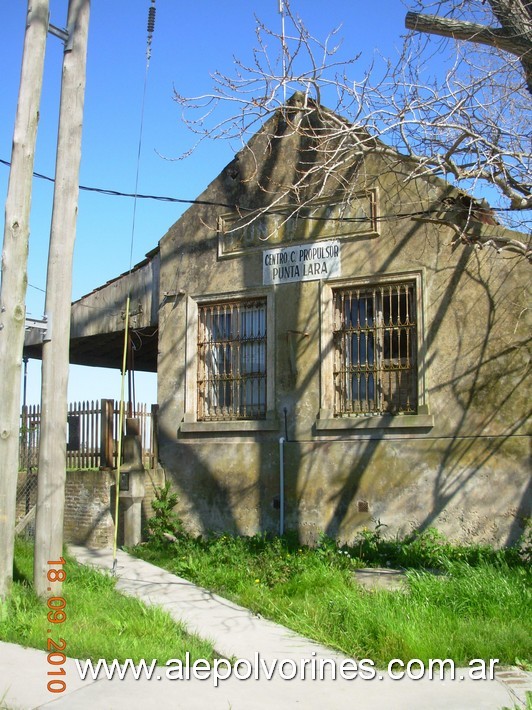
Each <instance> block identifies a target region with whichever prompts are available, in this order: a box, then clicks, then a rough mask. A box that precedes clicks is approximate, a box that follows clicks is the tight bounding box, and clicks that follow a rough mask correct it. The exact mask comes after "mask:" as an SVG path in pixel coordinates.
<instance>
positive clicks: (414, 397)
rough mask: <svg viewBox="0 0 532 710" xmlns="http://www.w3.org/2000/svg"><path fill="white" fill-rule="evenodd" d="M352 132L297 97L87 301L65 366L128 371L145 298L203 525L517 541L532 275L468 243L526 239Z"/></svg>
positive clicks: (169, 420)
mask: <svg viewBox="0 0 532 710" xmlns="http://www.w3.org/2000/svg"><path fill="white" fill-rule="evenodd" d="M345 126H346V124H345V122H343V121H342V119H340V118H338V117H337V116H335V115H334V114H331V113H329V112H327V111H326V110H324V109H322V108H321V107H317V106H314V105H308V104H304V103H303V98H302V97H300V96H297V95H296V97H294V100H293V110H291V111H288V112H285V113H279V114H277V115H276V116H274V117H273V118H272V119H271V120H270V121H269V122H268V123H267V124H266V125H265V126H264V128H263V129H262V130H261V131H259V133H257V134H256V135H255V136H254V137H253V138H252V139H251V141H250V142H249V143H248V145H247V146H246V147H245V148H244V149H243V150H242V151H241V152H240V153H239V154H238V155H236V156H235V159H234V160H233V161H232V162H231V163H230V164H229V165H228V166H227V167H226V168H225V169H224V170H223V171H222V173H221V174H220V175H219V176H218V177H217V178H216V179H215V180H214V181H213V182H212V183H211V184H210V185H209V186H208V187H207V189H206V190H205V192H204V193H203V194H202V195H200V197H199V198H198V201H197V203H196V204H194V205H193V206H191V207H190V208H189V209H188V211H187V212H186V213H185V214H184V215H183V216H182V217H181V218H180V219H179V220H178V221H177V222H176V223H175V224H174V225H173V226H172V227H171V228H170V230H169V231H168V233H167V234H165V235H164V236H163V237H162V239H161V240H160V242H159V245H158V248H156V249H154V250H153V251H152V252H151V253H150V254H149V255H148V256H147V259H146V261H145V262H143V263H142V264H139V265H138V266H137V267H136V269H135V270H134V271H133V272H132V273H131V274H128V275H125V276H123V277H120V278H118V279H116V280H115V281H113V282H110V283H109V284H107V285H105V286H103V287H102V288H101V289H98V290H96V291H94V292H93V293H91V294H89V295H88V296H86V297H85V298H84V299H82V301H80V302H78V303H75V304H73V326H72V360H73V361H75V362H84V363H93V364H104V365H105V364H108V365H113V366H115V365H116V366H118V362H119V352H120V345H119V343H120V340H121V337H122V334H121V332H120V331H123V327H124V326H123V322H124V321H123V317H122V313H123V310H124V301H125V295H126V293H127V292H128V291H129V292H131V295H132V309H133V312H134V314H135V315H134V317H133V328H134V329H135V331H136V342H137V343H142V345H141V346H140V347H138V348H137V351H136V366H137V367H138V368H141V369H146V370H154V369H156V370H157V374H158V403H159V406H160V413H159V439H160V451H159V455H160V461H161V465H162V466H163V467H164V470H165V472H166V475H167V476H168V477H169V478H170V479H171V480H172V482H173V484H174V485H175V487H176V488H177V489H178V490H179V491H180V493H181V501H180V508H181V514H182V516H183V518H184V520H185V522H186V525H187V527H188V529H189V530H191V531H194V532H198V533H200V532H206V531H220V530H227V531H231V532H234V533H240V534H253V533H255V532H259V531H271V532H276V531H278V530H279V529H285V530H286V529H295V530H298V531H299V533H300V535H301V537H302V539H304V540H307V541H308V540H313V539H315V538H316V536H317V535H318V534H319V533H320V532H325V533H328V534H330V535H334V536H338V537H340V538H341V539H343V540H350V539H352V538H353V536H354V535H355V534H356V532H357V531H358V530H360V529H361V528H363V527H372V524H373V523H372V521H375V520H379V521H381V522H382V523H384V524H385V525H387V526H388V528H387V530H388V531H389V532H390V533H395V532H399V533H405V532H408V531H410V530H411V529H412V528H414V527H416V528H419V527H421V528H425V527H428V526H435V527H437V528H438V529H440V530H441V531H442V532H444V533H446V534H447V535H448V536H450V537H451V538H453V539H459V540H463V541H465V540H467V541H473V540H483V541H489V542H495V543H499V544H504V543H507V542H509V541H511V540H514V539H515V538H516V537H517V536H518V535H519V534H520V532H521V529H522V525H523V520H524V518H525V517H526V516H529V515H530V501H531V489H530V478H529V473H530V472H529V460H528V457H529V445H530V439H529V437H528V429H527V424H528V417H529V397H528V394H529V393H528V390H527V375H528V362H529V350H528V343H529V319H528V314H529V311H527V286H528V280H529V279H528V270H529V268H530V266H529V264H528V263H526V261H525V260H524V259H522V258H520V257H518V256H516V255H514V254H512V253H511V252H503V253H501V254H497V253H495V251H494V250H492V249H489V248H486V249H481V250H480V249H478V248H475V245H474V242H475V240H477V239H478V238H479V237H485V236H486V235H487V236H493V237H494V238H504V237H509V236H510V237H519V239H523V238H524V236H523V235H516V233H511V232H508V230H506V229H505V228H504V227H502V226H500V225H499V224H498V223H497V221H496V220H495V219H493V218H492V216H491V215H488V217H489V218H488V219H486V213H485V210H482V209H480V208H479V207H478V205H475V203H474V202H473V200H471V199H470V198H468V197H467V195H464V193H462V192H459V191H458V190H456V189H455V188H453V187H452V186H450V185H449V184H448V183H447V182H445V181H443V180H441V179H438V178H435V177H431V176H426V175H423V174H422V173H420V171H418V170H416V167H417V166H416V165H415V164H414V163H412V162H411V161H409V160H407V159H405V158H403V157H401V156H400V155H398V154H397V153H396V152H394V151H392V150H390V149H388V148H386V147H385V146H384V145H383V144H381V143H380V142H379V141H377V140H374V139H371V138H370V137H369V136H367V134H365V133H364V132H362V131H351V132H350V133H347V132H346V131H345V130H342V129H343V128H345ZM346 136H349V138H346ZM457 235H459V236H462V237H465V238H466V239H468V240H470V241H471V242H472V243H470V244H464V243H462V241H460V239H457ZM86 305H91V306H93V307H96V308H92V309H87V308H85V306H86ZM98 308H100V309H102V308H104V309H105V317H103V316H102V317H97V318H95V317H94V313H96V312H98V311H97V310H96V309H98ZM87 314H92V315H91V316H90V318H89V317H88V315H87ZM97 353H98V355H97Z"/></svg>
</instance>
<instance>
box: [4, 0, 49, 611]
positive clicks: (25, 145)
mask: <svg viewBox="0 0 532 710" xmlns="http://www.w3.org/2000/svg"><path fill="white" fill-rule="evenodd" d="M48 19H49V6H48V0H28V12H27V19H26V33H25V37H24V49H23V55H22V69H21V74H20V88H19V96H18V104H17V112H16V117H15V128H14V132H13V146H12V152H11V170H10V171H9V185H8V190H7V199H6V206H5V224H4V242H3V250H2V284H1V286H0V371H1V373H2V376H1V377H0V601H1V600H3V599H5V598H6V597H7V596H8V595H9V592H10V589H11V583H12V581H13V548H14V541H15V517H16V491H17V476H18V463H19V417H20V380H21V364H22V349H23V346H24V331H25V315H26V306H25V302H26V285H27V263H28V245H29V234H30V230H29V221H30V207H31V188H32V179H33V164H34V156H35V143H36V139H37V125H38V121H39V104H40V100H41V89H42V77H43V67H44V54H45V49H46V36H47V34H48Z"/></svg>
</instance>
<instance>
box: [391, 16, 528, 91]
mask: <svg viewBox="0 0 532 710" xmlns="http://www.w3.org/2000/svg"><path fill="white" fill-rule="evenodd" d="M405 27H406V28H407V29H409V30H414V31H415V32H423V33H425V34H433V35H439V36H440V37H451V38H452V39H461V40H465V41H468V42H477V43H478V44H485V45H488V46H489V47H495V48H496V49H502V50H504V51H505V52H509V53H510V54H513V55H515V56H516V57H519V59H520V61H521V64H522V66H523V69H524V70H525V76H526V81H527V86H528V90H529V91H530V93H532V41H531V40H530V37H529V34H530V33H529V32H524V31H521V32H516V31H515V29H513V28H512V27H506V26H505V27H486V26H485V25H480V24H478V23H476V22H464V21H462V20H453V19H451V18H448V17H438V15H422V14H420V13H418V12H407V14H406V17H405Z"/></svg>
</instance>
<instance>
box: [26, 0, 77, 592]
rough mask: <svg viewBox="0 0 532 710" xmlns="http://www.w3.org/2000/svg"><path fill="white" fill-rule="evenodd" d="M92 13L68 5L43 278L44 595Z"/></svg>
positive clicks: (62, 462)
mask: <svg viewBox="0 0 532 710" xmlns="http://www.w3.org/2000/svg"><path fill="white" fill-rule="evenodd" d="M89 14H90V0H69V5H68V20H67V22H68V27H67V29H68V33H69V38H68V40H67V42H66V45H65V54H64V58H63V77H62V82H61V104H60V112H59V134H58V142H57V159H56V172H55V190H54V204H53V210H52V226H51V232H50V250H49V254H48V275H47V281H46V306H45V311H46V315H47V317H48V322H49V326H50V327H49V330H50V332H49V334H48V337H47V339H46V340H45V342H44V344H43V352H42V389H41V400H42V414H41V443H40V449H39V479H38V490H37V517H36V524H35V559H34V585H35V591H36V593H37V594H38V595H39V596H41V597H47V596H57V595H60V593H61V582H60V581H56V580H54V579H49V577H48V576H47V574H48V572H49V571H50V566H49V565H48V561H49V560H53V561H55V560H59V559H60V558H61V556H62V554H63V515H64V506H65V479H66V426H67V388H68V366H69V345H70V302H71V298H72V257H73V253H74V242H75V238H76V217H77V212H78V194H79V187H78V185H79V165H80V161H81V128H82V123H83V102H84V95H85V67H86V57H87V38H88V27H89ZM53 576H54V577H56V576H57V575H53Z"/></svg>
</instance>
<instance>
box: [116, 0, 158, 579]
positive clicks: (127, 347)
mask: <svg viewBox="0 0 532 710" xmlns="http://www.w3.org/2000/svg"><path fill="white" fill-rule="evenodd" d="M151 3H152V5H151V6H150V8H149V10H148V27H147V30H148V37H147V42H146V69H145V72H144V88H143V92H142V104H141V110H140V128H139V142H138V149H137V169H136V175H135V194H134V196H133V197H134V200H133V218H132V223H131V240H130V250H129V274H131V272H132V270H133V246H134V243H135V222H136V214H137V198H138V185H139V174H140V158H141V154H142V134H143V129H144V109H145V105H146V87H147V83H148V69H149V66H150V58H151V43H152V38H153V31H154V29H155V6H154V3H155V0H151ZM130 302H131V292H129V293H128V295H127V299H126V317H125V328H124V353H123V357H122V373H121V385H120V414H119V425H118V428H119V432H118V434H119V435H118V461H117V466H116V478H115V491H116V503H115V534H114V541H113V569H112V573H113V574H116V567H117V554H116V552H117V542H118V504H119V499H120V495H119V490H120V469H121V464H122V462H121V458H122V438H123V436H124V389H125V378H126V369H127V370H128V384H129V388H128V396H129V402H128V408H129V406H130V405H131V399H132V396H133V411H131V412H130V414H131V416H132V415H133V414H134V407H135V404H134V397H135V395H134V392H135V384H134V377H135V371H134V369H132V353H131V340H130V337H129V307H130ZM128 354H129V363H128ZM128 365H129V366H128Z"/></svg>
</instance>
